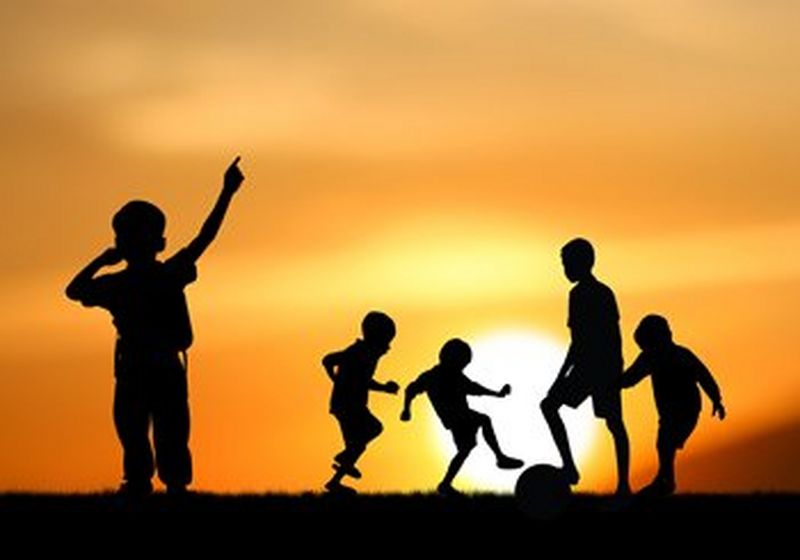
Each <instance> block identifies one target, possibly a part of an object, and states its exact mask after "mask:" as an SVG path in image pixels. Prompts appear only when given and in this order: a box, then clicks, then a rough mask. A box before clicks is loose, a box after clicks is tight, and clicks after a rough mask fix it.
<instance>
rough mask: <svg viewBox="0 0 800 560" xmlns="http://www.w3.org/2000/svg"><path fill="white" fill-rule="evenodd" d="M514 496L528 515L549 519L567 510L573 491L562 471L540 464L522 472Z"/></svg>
mask: <svg viewBox="0 0 800 560" xmlns="http://www.w3.org/2000/svg"><path fill="white" fill-rule="evenodd" d="M514 496H515V497H516V500H517V505H518V506H519V508H520V509H521V510H522V512H523V513H525V514H526V515H528V516H530V517H533V518H534V519H549V518H551V517H555V516H557V515H559V514H561V513H563V512H564V511H565V510H566V509H567V506H568V505H569V501H570V497H571V496H572V491H571V490H570V487H569V482H567V478H566V477H565V476H564V471H563V470H562V469H559V468H557V467H554V466H553V465H544V464H539V465H533V466H532V467H529V468H527V469H525V470H524V471H523V472H522V474H521V475H520V476H519V478H518V479H517V484H516V485H515V487H514Z"/></svg>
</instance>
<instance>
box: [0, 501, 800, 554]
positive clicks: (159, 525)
mask: <svg viewBox="0 0 800 560" xmlns="http://www.w3.org/2000/svg"><path fill="white" fill-rule="evenodd" d="M0 516H2V517H0V523H1V524H0V530H2V534H3V538H4V540H6V541H8V539H7V538H6V537H9V536H10V537H12V538H14V537H21V536H23V535H30V534H35V535H36V536H35V537H33V538H31V537H25V539H26V542H28V543H29V544H30V545H32V546H33V547H34V548H35V547H37V546H39V545H46V546H47V545H52V544H53V539H55V540H56V541H57V540H58V539H59V538H62V537H61V536H59V535H68V539H69V541H70V542H72V543H73V544H75V543H80V542H81V541H80V535H84V536H85V537H86V538H87V539H91V540H94V539H96V538H97V537H100V536H102V537H107V538H109V539H110V541H109V542H114V543H117V544H115V545H114V546H115V547H116V546H117V545H118V544H119V542H126V541H129V544H130V545H131V546H134V547H140V546H142V545H144V544H145V543H147V542H150V540H152V542H154V543H156V542H158V543H162V544H159V547H162V546H163V543H165V542H168V541H169V542H173V543H174V542H183V541H186V542H192V543H194V544H195V545H197V543H200V542H204V541H206V540H209V541H213V542H214V543H215V546H217V547H219V546H220V545H222V546H225V547H226V548H227V549H231V548H234V549H235V548H239V547H243V548H241V549H242V550H248V551H249V550H254V549H253V548H252V547H253V546H256V547H257V548H265V550H267V551H268V550H271V548H270V547H276V548H279V549H281V550H286V547H287V546H289V547H290V550H291V551H293V554H300V553H301V551H303V550H307V551H309V553H311V554H314V553H317V554H319V553H322V554H321V555H322V556H330V555H334V556H337V557H338V556H339V555H340V554H339V553H340V552H342V551H344V553H345V555H346V556H349V557H362V556H367V555H375V554H380V555H385V554H389V555H390V556H391V557H395V553H402V552H403V551H408V552H411V553H414V554H415V555H416V554H419V555H422V556H423V557H428V554H427V553H430V552H432V551H433V550H447V551H448V553H449V554H451V555H452V554H455V555H457V556H458V555H464V556H468V557H474V554H473V553H475V552H476V551H477V550H485V549H489V550H493V551H494V552H495V553H498V551H500V550H501V549H504V550H507V551H508V550H510V551H513V552H514V553H515V554H514V555H515V556H517V554H516V552H520V553H522V552H524V551H525V550H526V549H531V550H534V549H535V550H544V549H547V550H550V551H553V550H558V549H560V550H561V551H562V552H564V553H565V554H566V552H576V551H594V552H595V555H596V552H597V550H600V551H603V556H611V557H627V556H649V557H657V558H664V557H665V556H666V553H667V551H668V550H673V551H678V552H679V553H680V552H682V551H685V552H686V553H687V554H689V553H691V554H692V556H694V554H695V553H697V552H699V551H701V550H707V551H709V552H716V553H720V552H722V551H724V550H725V551H734V552H737V551H738V552H741V551H742V550H743V549H742V548H740V545H741V546H747V547H752V546H753V545H755V546H757V547H758V548H757V550H758V551H759V554H758V556H759V557H761V556H762V555H764V554H766V553H767V552H772V553H775V554H777V553H780V554H781V555H782V556H786V555H788V556H792V557H794V556H795V551H796V550H797V545H796V544H795V542H796V541H797V539H800V534H798V533H800V529H798V524H797V521H798V517H799V516H800V495H799V494H751V495H721V494H719V495H699V494H689V495H678V496H673V497H670V498H662V499H658V500H651V501H643V500H641V499H638V500H637V499H632V500H630V501H629V502H627V503H622V504H621V503H618V502H616V501H615V500H613V499H612V498H610V497H608V496H598V495H577V496H574V497H573V499H572V501H571V502H570V505H569V507H568V509H567V511H566V512H565V513H564V514H562V515H560V516H558V517H556V518H554V519H547V520H536V519H531V518H529V517H526V516H525V515H524V514H522V513H521V511H520V510H519V508H518V507H517V504H516V502H515V500H514V497H513V496H504V495H494V494H478V495H472V496H469V497H463V498H442V497H439V496H436V495H429V494H406V495H397V494H394V495H362V496H356V497H335V496H330V495H319V494H303V495H281V494H264V495H218V494H206V493H200V494H191V495H188V496H185V497H182V498H174V497H172V496H167V495H164V494H154V495H152V496H150V497H148V498H146V499H144V500H138V501H131V500H130V499H123V498H121V497H120V496H117V495H114V494H83V495H66V494H65V495H54V494H48V495H43V494H3V495H0ZM76 536H77V537H78V540H77V541H76V540H75V539H76ZM134 537H135V538H134ZM376 547H380V548H376ZM553 547H557V548H555V549H554V548H553ZM787 547H789V548H787ZM612 551H615V552H613V553H612V554H608V552H612ZM334 552H336V553H335V554H334ZM460 552H461V553H464V554H459V553H460ZM466 553H469V555H467V554H466ZM504 555H506V556H507V553H506V554H504ZM669 555H670V556H676V555H677V554H675V553H674V552H673V553H671V554H669ZM286 556H287V554H280V555H278V557H280V558H283V557H286ZM303 556H305V554H303ZM525 556H526V557H527V556H531V557H534V556H538V555H528V554H526V555H525ZM493 557H494V556H493ZM493 557H492V558H493ZM681 560H682V559H681ZM687 560H688V559H687Z"/></svg>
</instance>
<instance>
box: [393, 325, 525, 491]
mask: <svg viewBox="0 0 800 560" xmlns="http://www.w3.org/2000/svg"><path fill="white" fill-rule="evenodd" d="M471 360H472V349H471V348H470V347H469V344H467V343H466V342H464V341H463V340H461V339H458V338H453V339H451V340H448V341H447V342H445V344H444V346H442V349H441V350H440V351H439V363H438V364H437V365H435V366H434V367H433V368H432V369H430V370H428V371H426V372H425V373H423V374H421V375H420V376H419V377H418V378H417V379H416V380H415V381H413V382H412V383H411V384H410V385H409V386H408V387H407V388H406V398H405V404H404V406H403V412H402V414H401V416H400V419H401V420H403V421H404V422H407V421H409V420H411V402H412V401H413V400H414V398H415V397H416V396H417V395H419V394H420V393H428V398H430V400H431V404H432V405H433V409H434V410H435V411H436V414H437V415H438V416H439V420H441V421H442V424H444V427H445V428H447V429H448V430H450V431H451V432H452V434H453V440H454V441H455V444H456V450H457V451H456V454H455V456H454V457H453V458H452V460H451V461H450V465H449V466H448V467H447V472H446V473H445V475H444V478H443V479H442V481H441V482H440V483H439V486H438V487H437V490H438V492H439V493H440V494H444V495H452V494H458V492H457V491H456V490H455V489H454V488H453V479H454V478H455V477H456V474H458V471H459V470H460V469H461V466H462V465H463V464H464V461H466V460H467V457H468V456H469V454H470V452H471V451H472V450H473V449H474V447H475V445H476V444H477V435H478V429H481V430H482V431H483V439H484V440H486V443H487V444H488V445H489V447H490V448H491V450H492V451H493V452H494V455H495V458H496V459H497V466H498V467H499V468H501V469H518V468H520V467H521V466H522V465H523V463H522V461H520V460H519V459H515V458H513V457H509V456H508V455H506V454H505V453H503V452H502V450H501V449H500V444H499V443H498V442H497V436H496V435H495V433H494V428H493V427H492V420H491V418H489V417H488V416H486V415H485V414H481V413H480V412H476V411H475V410H472V409H471V408H470V407H469V404H468V403H467V395H486V396H491V397H505V396H507V395H508V394H509V393H511V386H510V385H508V384H506V385H504V386H503V388H502V389H500V390H499V391H493V390H491V389H487V388H486V387H484V386H482V385H480V384H478V383H476V382H474V381H472V380H471V379H469V378H468V377H467V376H466V375H464V368H465V367H467V365H468V364H469V363H470V361H471Z"/></svg>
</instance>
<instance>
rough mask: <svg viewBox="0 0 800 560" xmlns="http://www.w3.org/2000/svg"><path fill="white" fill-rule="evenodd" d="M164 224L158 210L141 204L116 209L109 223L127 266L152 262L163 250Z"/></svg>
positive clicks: (135, 203) (162, 216) (162, 214)
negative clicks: (128, 264)
mask: <svg viewBox="0 0 800 560" xmlns="http://www.w3.org/2000/svg"><path fill="white" fill-rule="evenodd" d="M166 223H167V220H166V218H165V217H164V213H163V212H162V211H161V210H159V208H158V206H156V205H155V204H151V203H150V202H146V201H144V200H132V201H131V202H129V203H127V204H126V205H125V206H123V207H122V208H120V209H119V211H117V213H116V214H114V218H113V220H112V221H111V226H112V227H113V228H114V233H115V235H116V245H117V249H118V250H119V252H120V253H121V254H122V257H123V258H124V259H125V260H126V261H128V262H129V263H138V262H146V261H151V260H154V259H155V257H156V255H157V254H158V253H159V252H161V251H163V250H164V246H165V245H166V240H165V239H164V228H165V227H166Z"/></svg>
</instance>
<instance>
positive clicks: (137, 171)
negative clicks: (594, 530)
mask: <svg viewBox="0 0 800 560" xmlns="http://www.w3.org/2000/svg"><path fill="white" fill-rule="evenodd" d="M0 18H2V21H3V22H4V32H3V34H2V35H0V48H2V51H3V52H4V53H5V54H4V56H3V57H2V61H0V116H1V117H2V122H3V126H2V127H1V128H0V161H1V162H2V164H1V165H0V174H1V175H0V180H2V185H3V187H2V188H3V200H4V204H3V219H2V220H0V260H2V262H3V263H4V264H3V271H4V272H3V274H2V277H0V287H1V288H2V291H1V292H0V306H2V309H3V319H4V320H3V321H2V322H1V323H0V426H2V428H0V489H47V490H75V489H79V490H89V489H98V488H106V487H113V486H115V485H116V484H117V482H118V478H119V473H120V456H119V449H118V445H117V442H116V438H115V435H114V432H113V425H112V422H111V415H110V409H111V395H112V390H113V375H112V371H111V351H112V344H113V337H114V334H113V327H112V326H111V324H110V320H109V318H108V317H107V316H106V314H105V313H104V312H102V311H98V310H83V309H81V308H80V307H79V306H76V305H74V304H72V303H70V302H68V301H67V300H66V299H65V298H64V296H63V295H62V294H63V287H64V285H65V284H66V282H67V281H68V280H69V279H70V278H71V276H72V275H73V274H74V273H75V272H76V271H77V270H78V269H79V268H80V267H81V266H83V265H84V264H85V262H87V261H88V260H89V259H90V258H92V257H93V256H94V255H95V254H96V253H99V252H100V251H101V250H102V249H103V248H104V247H106V246H107V245H108V244H110V243H111V241H112V235H111V230H110V218H111V215H112V214H113V213H114V211H115V210H116V209H117V208H118V207H119V206H121V205H122V204H123V203H124V202H126V201H127V200H129V199H131V198H134V197H135V198H146V199H150V200H153V201H154V202H156V203H158V204H159V205H160V206H161V207H162V208H163V209H164V210H165V212H166V214H167V216H168V225H167V237H168V253H169V252H170V251H174V250H176V249H177V248H179V247H181V246H182V244H184V243H186V242H188V241H189V240H190V239H191V236H192V235H193V234H194V233H195V232H196V230H197V228H198V227H199V225H200V224H201V223H202V220H203V218H204V217H205V213H206V212H207V211H208V210H209V208H210V206H211V204H212V203H213V200H214V197H215V196H216V194H217V192H218V188H219V183H220V179H221V173H222V171H223V170H224V168H225V166H226V165H227V163H228V162H229V160H230V159H231V158H232V157H233V155H235V154H237V153H241V155H242V157H243V160H242V168H243V170H244V172H245V174H246V175H247V181H246V183H245V185H244V186H243V188H242V190H241V192H240V193H239V195H237V198H236V200H235V201H234V203H233V206H232V208H231V211H230V213H229V216H228V221H227V222H226V224H225V225H224V227H223V231H222V232H221V234H220V236H219V238H218V240H217V242H216V243H215V246H213V247H212V249H211V250H210V251H209V253H208V254H207V255H206V256H204V258H203V260H202V261H201V262H200V279H199V281H198V283H197V284H195V285H193V286H192V287H190V288H189V289H188V291H187V293H188V295H189V299H190V306H191V309H192V314H193V321H194V326H195V331H196V342H195V346H194V347H193V349H192V351H191V371H190V376H191V406H192V413H193V433H192V448H193V451H194V454H195V459H196V485H197V487H198V488H201V489H209V490H220V491H238V490H259V491H261V490H293V491H295V490H306V489H314V488H318V487H319V486H320V485H321V483H322V482H324V480H325V478H326V477H327V475H328V470H327V469H328V464H329V458H330V456H331V455H332V453H334V452H335V451H337V450H338V446H339V435H338V431H337V427H336V424H335V421H334V420H333V418H332V417H330V416H329V415H328V414H327V399H328V395H329V390H330V387H329V382H328V381H327V378H326V377H325V375H324V373H323V371H322V370H321V368H320V367H319V359H320V358H321V356H322V355H323V354H324V353H325V352H327V351H330V350H333V349H337V348H341V347H344V346H346V345H347V344H349V343H350V342H351V341H352V340H353V339H354V338H355V337H356V336H357V335H358V332H357V326H358V322H359V320H360V318H361V316H362V315H363V314H364V313H365V312H366V311H368V310H369V309H372V308H380V309H384V310H386V311H387V312H389V313H390V314H391V315H392V316H393V317H394V318H395V319H396V321H397V323H398V337H397V339H396V340H395V343H394V345H393V350H392V351H391V352H390V354H389V355H387V356H386V358H385V359H384V360H383V361H382V362H381V366H380V368H379V373H378V378H381V379H388V378H396V379H397V380H398V381H399V382H400V383H401V384H405V383H407V382H409V381H411V380H412V379H413V378H414V377H415V376H416V375H417V374H418V373H419V372H421V371H423V370H424V369H427V368H428V367H430V366H431V365H432V364H433V363H434V362H435V358H436V353H437V351H438V348H439V346H440V345H441V344H442V343H443V342H444V341H445V340H446V339H447V338H449V337H451V336H462V337H464V338H467V339H471V338H473V339H474V338H475V337H478V338H479V337H480V336H483V335H485V334H487V333H492V332H494V331H497V330H502V329H506V328H510V327H513V328H524V329H528V330H531V331H536V332H539V333H541V334H542V335H544V336H548V337H550V338H554V339H556V340H559V341H560V342H561V343H562V344H566V341H567V339H568V332H567V330H566V327H565V313H566V297H567V292H568V290H569V284H568V283H567V281H566V280H565V279H563V277H562V275H561V270H560V263H559V260H558V250H559V248H560V246H561V245H562V244H563V243H564V242H565V241H566V240H568V239H569V238H571V237H574V236H576V235H583V236H586V237H588V238H590V239H591V240H592V241H593V242H594V243H595V246H596V248H597V252H598V266H597V274H598V276H599V277H600V278H601V279H603V280H604V281H606V282H607V283H608V284H609V285H611V286H612V287H613V288H614V290H615V291H616V294H617V298H618V301H619V304H620V308H621V311H622V328H623V335H624V341H625V353H626V358H627V359H628V360H630V359H632V358H633V357H634V356H635V347H634V344H633V341H632V337H631V333H632V330H633V328H634V327H635V325H636V323H637V321H638V319H639V318H640V317H641V316H642V315H644V314H645V313H648V312H660V313H662V314H665V315H666V316H668V317H669V318H670V320H671V321H672V323H673V328H674V331H675V333H676V339H677V340H678V341H679V342H682V343H684V344H686V345H687V346H689V347H690V348H692V349H694V350H695V351H696V352H697V353H698V354H699V355H700V356H701V357H702V358H703V359H704V360H705V361H706V363H707V364H708V365H709V366H710V367H711V369H712V371H713V372H714V373H715V375H716V377H717V379H718V381H719V383H720V385H721V387H722V390H723V394H724V396H725V401H726V404H727V406H728V408H729V413H730V417H729V419H727V420H726V421H725V422H724V423H722V424H719V423H717V422H716V421H714V422H712V421H711V420H710V419H709V418H708V417H704V418H703V419H702V420H701V423H700V425H699V428H698V430H697V432H696V433H695V435H694V436H693V438H692V440H690V443H689V445H688V449H687V451H686V455H690V456H696V457H700V456H701V455H703V454H704V453H711V452H712V451H714V450H715V449H720V448H724V447H726V446H728V447H731V446H736V445H738V444H739V442H744V441H750V440H749V439H748V438H753V437H756V436H757V435H758V434H759V433H762V432H766V431H768V430H771V429H773V428H778V427H783V426H787V425H790V426H796V425H797V423H798V422H800V417H799V416H800V415H798V413H797V408H796V407H797V405H796V401H797V397H798V389H800V375H798V373H800V372H798V366H797V359H796V357H797V349H796V348H797V346H796V341H797V339H798V337H800V326H798V321H797V318H798V313H799V312H800V299H798V296H799V295H800V259H799V258H798V255H800V194H798V192H800V191H798V189H797V185H798V180H800V158H799V157H798V153H797V136H798V132H800V106H798V103H797V100H798V99H800V37H799V36H798V34H797V33H796V22H797V21H798V20H799V19H800V5H798V4H796V3H792V2H782V1H776V0H767V1H759V2H755V1H749V0H737V1H734V2H731V1H726V2H723V1H717V0H709V1H706V2H694V1H693V2H690V1H675V2H669V3H662V2H658V3H656V2H637V1H634V0H605V1H598V0H559V1H555V0H554V1H545V0H491V1H489V0H461V1H459V2H451V1H442V2H422V1H419V2H417V1H414V0H411V1H403V2H400V1H395V0H381V1H374V2H371V1H367V0H343V1H338V2H329V1H318V2H315V1H309V0H298V1H294V2H263V1H259V2H256V1H228V2H217V1H197V0H195V1H191V2H189V1H175V2H170V3H168V4H167V5H165V4H164V3H163V2H153V1H149V0H147V1H141V2H137V3H135V5H131V3H129V2H117V1H111V2H108V1H105V2H99V1H80V0H76V1H73V2H59V1H54V0H51V1H30V2H6V3H4V4H3V5H2V6H0ZM538 398H540V396H539V397H537V396H532V397H531V410H532V413H537V404H536V401H537V400H538ZM373 403H374V408H375V410H376V412H377V414H378V415H379V416H380V417H381V418H382V420H383V421H384V424H385V426H386V432H385V434H384V435H383V436H382V437H381V439H379V440H378V442H376V444H375V445H374V447H373V448H370V450H369V451H368V452H367V454H366V455H365V458H364V463H363V469H362V470H363V471H364V472H365V479H364V480H363V481H362V482H361V483H360V487H361V488H365V489H370V490H413V489H419V488H422V489H425V488H431V487H432V486H433V485H434V484H435V483H436V481H437V480H438V477H439V476H440V474H441V471H442V469H443V468H444V466H445V464H446V460H447V455H446V452H443V451H442V450H440V449H439V448H438V447H437V446H436V445H435V444H434V443H432V441H433V440H432V439H431V436H430V432H431V426H430V424H431V422H432V420H431V419H430V418H428V416H430V414H429V411H428V409H427V408H426V407H425V406H424V405H420V406H419V407H418V408H419V417H418V419H417V420H416V421H415V422H414V423H413V424H411V425H401V424H400V422H399V421H398V420H397V416H398V415H399V410H400V402H399V399H392V398H391V397H385V396H382V395H377V396H376V397H374V398H373ZM625 405H626V419H627V420H628V424H629V429H630V432H631V435H632V441H633V460H634V471H635V472H636V473H637V474H636V477H637V480H638V481H644V480H646V477H647V476H648V475H649V474H650V472H651V469H652V465H653V462H654V449H653V447H654V445H653V443H654V430H655V414H654V411H653V402H652V396H651V394H650V392H649V388H648V387H646V386H644V385H643V386H641V387H638V388H637V389H635V390H633V391H631V392H629V393H627V394H626V396H625ZM708 413H709V410H708V409H706V410H704V414H706V415H707V414H708ZM501 439H502V434H501ZM610 453H611V444H610V442H609V441H608V437H606V436H604V435H603V434H602V433H600V435H599V436H598V439H597V442H596V445H595V446H594V447H593V450H592V453H591V456H590V457H589V458H588V459H587V460H586V461H584V463H585V464H584V471H585V474H584V479H583V483H582V486H581V488H583V489H588V490H591V489H602V488H607V487H608V486H609V484H611V481H612V480H611V475H612V474H613V468H612V463H611V456H610ZM727 468H730V469H732V470H735V469H736V466H735V465H730V466H728V467H727ZM748 468H751V469H752V470H753V472H752V473H750V472H748V473H745V474H746V476H744V477H743V476H741V473H737V477H735V478H733V477H732V478H731V480H732V482H731V484H730V487H729V488H728V489H739V490H747V489H755V488H765V487H768V486H769V484H770V480H774V479H772V478H771V477H770V473H771V472H772V471H771V470H770V469H772V468H778V465H772V464H770V461H769V460H765V461H763V462H760V463H757V467H748ZM797 472H800V471H797ZM679 476H680V465H679ZM687 478H689V477H688V476H687ZM692 484H694V485H695V486H694V488H696V489H703V488H705V487H711V486H704V483H703V480H702V479H701V480H699V481H695V480H693V481H692ZM714 488H720V486H719V485H716V486H714ZM722 489H725V487H724V486H722ZM779 489H795V490H797V489H800V475H797V476H796V478H794V479H789V480H784V481H782V482H781V483H780V486H779Z"/></svg>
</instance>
